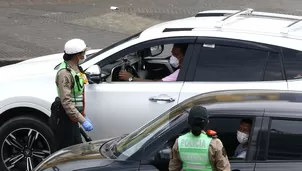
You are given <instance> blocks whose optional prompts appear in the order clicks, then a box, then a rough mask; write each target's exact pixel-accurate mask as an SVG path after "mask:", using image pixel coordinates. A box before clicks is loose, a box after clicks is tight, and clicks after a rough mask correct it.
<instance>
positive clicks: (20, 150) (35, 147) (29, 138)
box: [0, 116, 55, 171]
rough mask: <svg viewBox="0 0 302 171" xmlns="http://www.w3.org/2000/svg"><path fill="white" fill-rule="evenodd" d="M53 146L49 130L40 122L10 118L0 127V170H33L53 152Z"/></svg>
mask: <svg viewBox="0 0 302 171" xmlns="http://www.w3.org/2000/svg"><path fill="white" fill-rule="evenodd" d="M37 132H38V133H37ZM16 141H17V142H16ZM31 142H32V143H31ZM54 144H55V143H54V135H53V133H52V131H51V129H50V128H49V127H48V125H47V124H45V123H44V122H42V121H41V120H39V119H36V118H33V117H30V116H21V117H16V118H12V119H11V120H9V121H7V122H6V123H5V124H3V125H2V126H1V127H0V170H1V171H21V170H22V171H25V170H27V166H30V165H31V166H32V168H34V167H35V166H36V165H37V164H39V162H41V161H42V159H43V158H45V157H47V156H48V155H50V154H51V153H53V152H54V149H55V148H54ZM42 150H44V151H42ZM13 158H15V159H14V160H12V159H13ZM8 159H11V160H8ZM4 160H7V161H6V162H5V163H4ZM14 161H17V162H16V163H15V164H13V163H14ZM9 166H14V167H13V168H11V167H9Z"/></svg>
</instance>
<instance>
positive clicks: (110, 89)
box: [85, 37, 196, 139]
mask: <svg viewBox="0 0 302 171" xmlns="http://www.w3.org/2000/svg"><path fill="white" fill-rule="evenodd" d="M195 41H196V37H174V38H163V39H156V40H151V41H147V42H142V43H139V44H136V45H134V46H131V47H128V48H125V49H123V50H121V51H119V52H117V53H116V54H114V55H112V56H110V57H113V56H118V57H123V56H125V55H127V54H129V53H133V52H136V51H138V50H141V49H143V48H148V47H152V46H156V45H162V44H174V43H188V44H189V45H188V48H187V51H186V54H185V57H184V60H185V61H189V60H190V57H191V55H192V52H193V48H194V43H195ZM110 57H109V58H110ZM185 61H184V63H183V65H182V67H181V69H180V75H183V78H181V77H178V80H177V81H176V82H161V81H146V82H139V81H131V82H129V81H116V82H101V83H99V84H91V85H88V86H87V87H86V90H85V92H86V113H87V114H88V115H89V117H90V118H91V120H92V122H93V124H94V129H95V131H92V132H89V135H90V136H91V137H92V139H102V138H109V137H112V136H119V135H121V134H125V133H129V132H132V131H134V130H135V129H137V128H139V127H140V126H142V125H143V124H145V123H147V122H148V121H149V120H151V119H153V118H155V117H156V116H158V115H160V114H161V113H163V112H164V111H166V110H168V109H169V108H171V107H173V106H174V105H176V104H177V101H178V98H179V93H180V90H181V88H182V86H183V80H184V75H185V72H186V68H187V67H188V66H187V64H188V63H189V62H185Z"/></svg>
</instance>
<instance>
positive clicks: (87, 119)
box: [84, 116, 92, 123]
mask: <svg viewBox="0 0 302 171" xmlns="http://www.w3.org/2000/svg"><path fill="white" fill-rule="evenodd" d="M84 118H85V119H86V120H88V122H90V123H92V122H91V120H90V119H89V118H88V117H87V116H84Z"/></svg>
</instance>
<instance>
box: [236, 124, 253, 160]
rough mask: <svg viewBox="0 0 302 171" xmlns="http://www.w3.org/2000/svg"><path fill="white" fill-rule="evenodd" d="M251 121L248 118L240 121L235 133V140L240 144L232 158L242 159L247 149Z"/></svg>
mask: <svg viewBox="0 0 302 171" xmlns="http://www.w3.org/2000/svg"><path fill="white" fill-rule="evenodd" d="M252 125H253V121H252V120H251V119H249V118H245V119H242V120H241V121H240V126H239V129H238V131H237V140H238V142H239V143H240V144H239V145H238V146H237V148H236V150H235V154H234V157H235V158H242V159H244V158H245V156H246V152H247V149H248V139H249V135H250V132H251V129H252Z"/></svg>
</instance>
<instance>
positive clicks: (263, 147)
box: [255, 111, 302, 171]
mask: <svg viewBox="0 0 302 171" xmlns="http://www.w3.org/2000/svg"><path fill="white" fill-rule="evenodd" d="M262 125H263V126H262V130H261V140H260V141H259V144H260V148H259V152H258V154H259V155H258V158H257V163H256V167H255V171H276V170H290V171H301V168H302V157H301V156H302V147H301V144H302V117H301V115H300V112H299V113H292V112H288V111H287V112H270V111H268V112H265V117H264V119H263V124H262Z"/></svg>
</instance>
